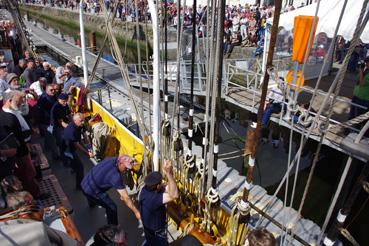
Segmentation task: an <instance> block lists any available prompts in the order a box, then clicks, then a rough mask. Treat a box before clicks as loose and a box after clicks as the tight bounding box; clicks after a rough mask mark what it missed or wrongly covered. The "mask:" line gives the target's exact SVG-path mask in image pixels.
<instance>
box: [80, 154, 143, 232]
mask: <svg viewBox="0 0 369 246" xmlns="http://www.w3.org/2000/svg"><path fill="white" fill-rule="evenodd" d="M134 164H135V159H134V158H132V157H130V156H128V155H120V156H118V157H109V158H106V159H104V160H103V161H101V162H100V163H98V164H97V165H96V166H95V167H94V168H92V170H91V171H90V172H89V173H88V174H87V175H86V176H85V177H84V178H83V180H82V183H81V186H82V191H83V193H84V194H85V196H86V197H87V200H88V202H89V205H90V206H93V205H100V206H102V207H104V208H105V210H106V217H107V220H108V224H113V225H117V224H118V211H117V206H116V204H115V203H114V201H113V200H112V199H111V198H110V196H109V195H108V194H107V191H108V190H110V189H111V188H113V189H116V190H117V191H118V193H119V195H120V199H121V200H122V201H123V202H124V203H125V204H126V205H127V207H128V208H130V209H131V210H132V212H133V213H134V214H135V216H136V218H137V219H138V220H140V219H141V215H140V212H139V211H138V209H137V208H136V207H135V205H134V204H133V202H132V200H131V198H130V197H129V196H128V193H127V190H126V184H125V183H124V181H123V178H122V173H124V172H127V171H128V170H130V169H132V168H133V166H134Z"/></svg>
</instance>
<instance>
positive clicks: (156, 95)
mask: <svg viewBox="0 0 369 246" xmlns="http://www.w3.org/2000/svg"><path fill="white" fill-rule="evenodd" d="M148 3H149V10H150V14H151V23H152V31H153V68H152V69H153V140H154V145H155V146H154V156H153V162H154V168H153V169H154V171H159V157H160V153H159V150H160V78H159V72H160V61H159V50H160V44H159V37H160V36H159V29H158V27H159V22H158V12H157V9H156V5H155V3H154V0H149V1H148Z"/></svg>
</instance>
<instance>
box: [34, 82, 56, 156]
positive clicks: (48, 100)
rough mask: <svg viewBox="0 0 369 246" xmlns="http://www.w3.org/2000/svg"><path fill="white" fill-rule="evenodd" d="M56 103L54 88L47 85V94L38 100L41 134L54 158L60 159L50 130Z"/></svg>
mask: <svg viewBox="0 0 369 246" xmlns="http://www.w3.org/2000/svg"><path fill="white" fill-rule="evenodd" d="M55 103H56V96H55V90H54V86H53V85H52V84H48V85H46V90H45V92H44V93H43V94H42V95H41V96H40V98H39V99H38V103H37V107H38V110H39V117H40V118H39V129H40V134H41V136H43V137H44V138H45V146H47V150H49V151H51V153H52V155H53V158H55V159H58V158H59V156H58V152H57V149H56V146H55V143H54V138H53V136H52V130H51V129H50V128H49V126H50V122H51V108H52V107H53V106H54V104H55Z"/></svg>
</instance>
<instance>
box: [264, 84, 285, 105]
mask: <svg viewBox="0 0 369 246" xmlns="http://www.w3.org/2000/svg"><path fill="white" fill-rule="evenodd" d="M267 98H268V99H269V100H272V101H273V103H282V102H283V99H284V96H283V92H282V91H281V89H279V88H278V87H276V88H273V89H272V90H271V91H270V92H269V94H268V97H267Z"/></svg>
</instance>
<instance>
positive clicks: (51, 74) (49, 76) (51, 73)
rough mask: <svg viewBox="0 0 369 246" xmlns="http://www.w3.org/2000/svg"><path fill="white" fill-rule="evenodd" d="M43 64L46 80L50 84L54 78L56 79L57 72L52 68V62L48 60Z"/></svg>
mask: <svg viewBox="0 0 369 246" xmlns="http://www.w3.org/2000/svg"><path fill="white" fill-rule="evenodd" d="M42 66H43V69H44V72H43V75H44V77H45V78H46V82H47V83H48V84H51V83H53V82H54V80H55V73H54V71H53V70H52V69H51V68H50V64H49V63H48V62H44V63H42Z"/></svg>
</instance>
